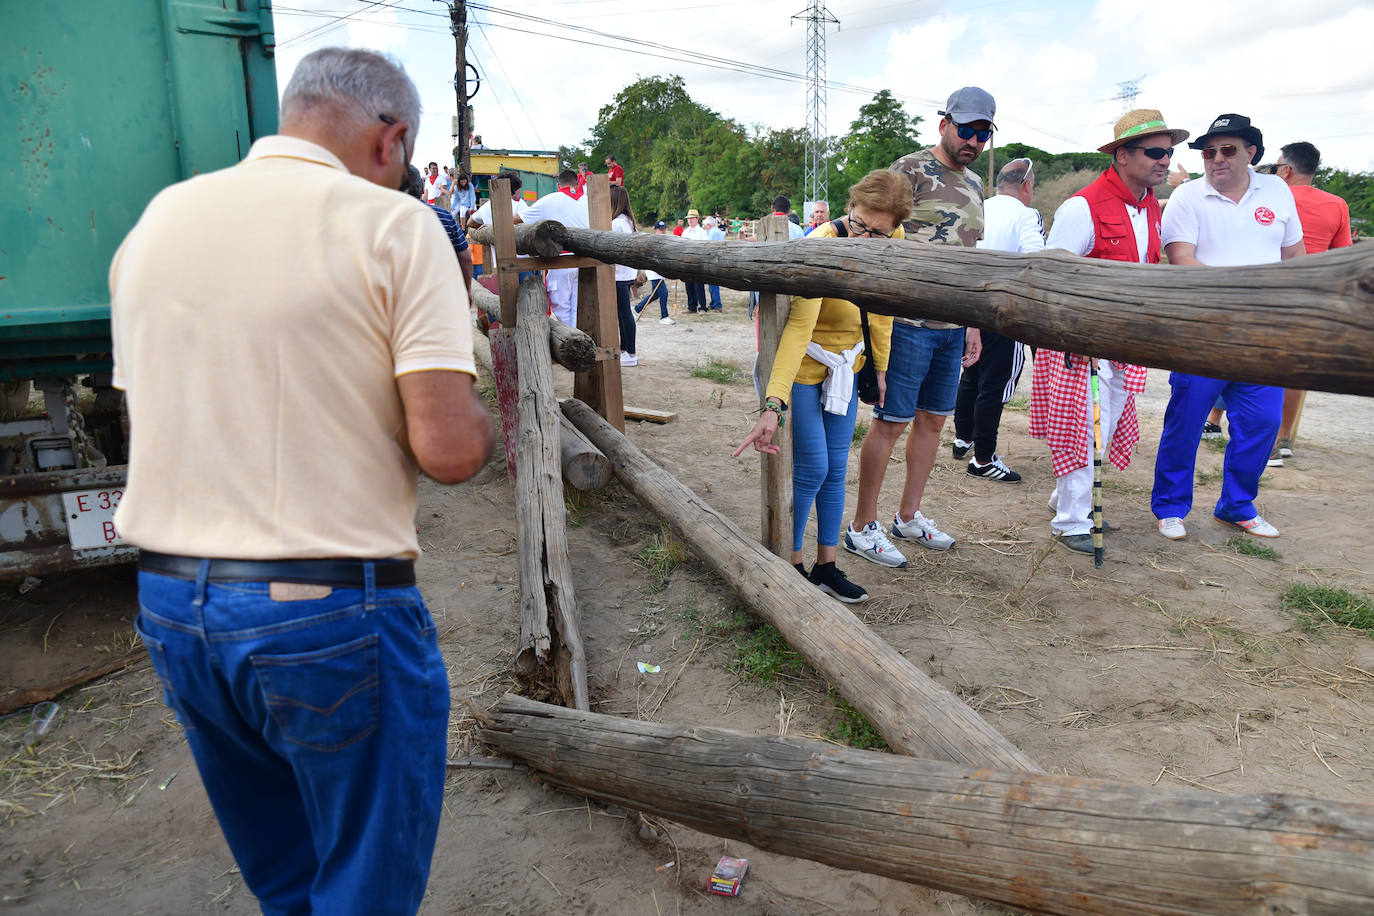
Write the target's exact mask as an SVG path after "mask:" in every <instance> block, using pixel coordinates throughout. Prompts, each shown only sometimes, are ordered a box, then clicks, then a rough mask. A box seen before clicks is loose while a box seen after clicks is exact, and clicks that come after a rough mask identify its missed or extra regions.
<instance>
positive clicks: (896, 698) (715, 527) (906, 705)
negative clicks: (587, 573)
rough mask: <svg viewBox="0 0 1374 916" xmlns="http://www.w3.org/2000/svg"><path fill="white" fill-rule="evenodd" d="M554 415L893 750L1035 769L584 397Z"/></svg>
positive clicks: (955, 699)
mask: <svg viewBox="0 0 1374 916" xmlns="http://www.w3.org/2000/svg"><path fill="white" fill-rule="evenodd" d="M561 406H562V408H563V413H564V414H565V415H566V416H567V417H568V419H569V420H571V421H572V422H573V425H574V426H576V427H577V428H578V429H580V430H581V431H582V432H584V433H586V435H587V438H588V439H590V440H591V441H592V444H593V445H595V446H596V447H597V448H599V449H601V451H602V453H603V454H604V455H605V456H606V457H607V458H609V459H610V462H611V468H612V469H613V470H614V472H615V476H616V478H617V479H618V480H619V481H620V482H621V483H622V484H624V485H625V488H626V489H628V490H629V491H630V492H632V493H633V494H634V495H635V496H636V497H638V498H639V501H640V502H642V503H643V504H644V505H645V506H646V507H648V508H649V509H650V510H652V511H653V512H655V513H656V514H657V515H658V516H659V517H660V518H662V519H663V520H664V521H665V522H667V523H668V525H669V526H671V527H672V529H673V531H674V533H675V534H676V535H677V536H678V537H679V538H680V539H681V540H682V541H683V543H685V544H687V545H688V546H689V547H691V548H692V549H693V551H694V552H695V553H696V554H697V555H698V556H700V557H701V558H702V559H703V560H705V561H706V563H707V565H708V566H710V567H711V569H712V570H713V571H714V572H715V573H716V574H717V575H719V576H720V577H721V578H722V579H724V580H725V581H726V582H727V583H729V584H730V586H731V587H732V588H734V590H735V591H736V592H737V593H738V594H739V596H740V597H741V598H742V599H743V600H744V601H745V603H746V604H748V605H749V607H750V608H751V609H752V610H753V611H754V612H755V613H756V614H758V615H759V616H760V617H762V618H763V619H764V620H767V621H768V622H769V623H771V624H773V626H775V627H777V628H778V631H779V632H781V633H782V635H783V638H785V639H786V640H787V642H788V643H790V644H791V645H792V647H793V648H795V649H796V650H797V651H798V652H800V653H801V654H802V655H803V656H805V658H806V660H807V661H809V662H810V663H811V664H812V665H814V666H815V667H816V668H817V669H818V670H819V671H820V672H821V673H822V674H823V675H825V677H826V678H827V679H828V680H829V681H830V682H831V683H832V684H834V685H835V687H836V689H838V690H839V691H840V692H841V693H842V694H844V696H845V699H847V700H849V702H850V703H852V704H853V705H854V707H855V708H857V709H858V710H859V711H861V712H862V713H863V714H864V715H866V716H867V717H868V718H869V720H870V721H871V722H873V724H874V726H875V727H876V728H877V729H878V731H879V732H881V733H882V736H883V737H884V738H886V739H887V743H888V744H889V745H891V746H892V747H893V748H894V749H896V750H897V751H899V752H900V753H903V754H912V755H915V756H919V757H930V758H934V759H936V760H949V761H953V762H956V763H965V764H969V765H972V766H997V767H1001V768H1003V769H1009V770H1020V771H1023V772H1039V771H1040V767H1039V766H1038V765H1037V764H1036V763H1035V761H1033V760H1031V758H1029V757H1027V756H1026V755H1025V754H1023V753H1022V752H1021V751H1019V750H1017V748H1016V747H1015V746H1013V745H1012V744H1011V743H1010V742H1009V741H1007V739H1005V738H1003V737H1002V736H1001V735H999V734H998V733H997V732H996V731H994V730H993V728H992V726H990V725H988V723H987V722H985V721H984V720H983V719H982V718H981V717H980V716H979V715H978V714H977V713H976V712H974V711H973V710H972V709H969V708H968V706H966V705H965V704H964V703H963V702H961V701H960V700H959V698H958V697H956V696H954V694H952V693H950V692H949V691H948V690H946V689H945V688H944V687H941V686H940V685H939V684H937V683H935V681H933V680H931V679H930V678H929V677H928V676H927V675H926V674H925V673H924V672H922V671H921V670H920V669H919V668H917V667H916V666H915V665H913V664H912V663H911V662H909V661H907V659H906V658H904V657H903V656H902V655H901V654H900V653H899V652H897V650H896V649H894V648H892V646H890V645H888V644H887V643H886V642H884V641H883V640H881V639H879V638H878V637H877V636H875V635H874V634H873V632H872V631H871V630H869V629H868V628H867V627H866V626H864V625H863V623H862V622H861V621H860V620H859V619H858V618H857V617H855V616H854V615H853V614H852V613H850V612H849V610H848V609H847V608H845V606H844V605H842V604H840V603H839V602H837V601H834V600H833V599H831V598H828V597H826V596H825V595H824V594H823V593H822V592H821V591H820V590H819V589H817V588H816V587H815V586H814V585H812V584H811V583H810V582H809V581H807V580H806V579H805V578H804V577H802V576H799V575H797V571H796V570H795V569H793V568H792V564H791V563H789V562H787V561H786V560H784V559H781V558H779V557H777V556H775V555H773V554H772V553H769V552H768V550H767V549H766V548H765V547H763V546H762V545H761V544H759V543H758V542H757V541H756V540H754V539H753V538H750V537H748V536H746V535H745V534H744V532H743V531H741V530H740V529H739V527H738V526H737V525H735V523H734V522H732V521H730V519H728V518H726V517H725V516H723V515H721V514H720V513H719V512H717V511H716V510H714V509H712V508H711V507H710V506H709V505H707V504H706V502H705V501H704V500H703V499H702V498H701V497H699V496H697V494H695V493H693V492H692V491H691V490H689V489H687V487H685V486H683V485H682V484H681V483H680V482H679V481H678V480H677V478H675V477H673V476H672V475H671V474H669V473H668V472H667V471H664V470H663V469H662V468H660V467H659V466H658V465H656V464H654V463H653V462H652V461H650V460H649V458H648V457H647V456H645V454H644V453H643V452H641V451H640V450H639V449H638V448H636V447H635V446H634V445H633V444H632V443H631V442H630V441H629V440H628V439H626V438H625V436H624V435H623V434H621V433H619V432H617V431H616V430H614V429H612V428H611V426H610V424H608V423H606V422H605V421H604V420H602V419H601V418H600V417H598V416H597V415H596V413H595V412H594V411H592V409H591V408H589V407H588V406H587V405H586V404H583V403H582V402H580V401H578V400H576V399H574V398H569V399H567V400H565V401H563V402H562V405H561Z"/></svg>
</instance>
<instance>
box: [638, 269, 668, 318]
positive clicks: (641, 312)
mask: <svg viewBox="0 0 1374 916" xmlns="http://www.w3.org/2000/svg"><path fill="white" fill-rule="evenodd" d="M662 284H663V278H662V277H659V278H658V279H657V280H655V281H654V285H653V286H651V287H649V295H647V296H645V297H644V308H642V309H640V310H639V311H637V312H635V324H639V319H640V318H641V317H642V316H643V315H644V311H645V309H647V308H648V307H649V300H650V299H652V298H654V293H656V292H658V288H659V286H661V285H662Z"/></svg>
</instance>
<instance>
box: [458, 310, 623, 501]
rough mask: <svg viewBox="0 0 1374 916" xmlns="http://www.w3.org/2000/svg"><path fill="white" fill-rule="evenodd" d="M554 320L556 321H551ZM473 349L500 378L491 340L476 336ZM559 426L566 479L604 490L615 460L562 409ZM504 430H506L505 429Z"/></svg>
mask: <svg viewBox="0 0 1374 916" xmlns="http://www.w3.org/2000/svg"><path fill="white" fill-rule="evenodd" d="M550 323H552V322H550ZM472 352H473V355H475V356H476V357H477V361H478V362H479V363H481V364H482V368H484V369H486V370H487V374H488V375H490V376H491V377H492V378H493V379H495V378H496V372H495V369H494V368H493V367H492V363H491V344H490V342H488V341H486V339H485V338H484V337H482V336H480V335H479V336H476V337H474V338H473V339H472ZM558 427H559V431H560V433H561V439H560V445H559V456H560V458H561V459H562V462H563V481H564V483H566V484H568V486H570V487H572V488H573V489H575V490H581V491H583V492H584V493H590V492H592V491H593V490H600V489H602V488H603V487H605V486H606V484H608V483H610V482H611V462H610V460H609V459H608V458H607V457H606V456H605V455H603V454H601V452H599V451H598V450H597V448H596V446H594V445H592V444H591V442H590V441H588V440H587V437H586V436H584V435H582V433H581V432H579V431H578V429H577V427H576V426H573V425H572V423H570V422H569V421H568V418H567V417H565V416H563V415H562V414H561V413H560V414H559V415H558ZM503 432H504V430H503ZM514 452H515V443H514V442H513V441H512V443H511V453H512V454H514ZM508 473H509V474H510V477H511V479H512V480H514V479H515V471H514V462H513V461H512V462H511V463H510V467H509V471H508Z"/></svg>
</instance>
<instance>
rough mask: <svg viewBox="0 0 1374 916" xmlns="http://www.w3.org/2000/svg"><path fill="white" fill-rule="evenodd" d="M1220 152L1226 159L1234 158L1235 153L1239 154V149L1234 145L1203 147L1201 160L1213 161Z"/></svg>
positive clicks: (1224, 144)
mask: <svg viewBox="0 0 1374 916" xmlns="http://www.w3.org/2000/svg"><path fill="white" fill-rule="evenodd" d="M1218 152H1220V153H1221V154H1222V155H1223V156H1225V157H1226V158H1227V159H1234V158H1236V153H1238V152H1240V147H1239V146H1236V145H1235V144H1234V143H1223V144H1222V145H1221V146H1204V147H1203V148H1202V158H1203V159H1215V158H1217V153H1218Z"/></svg>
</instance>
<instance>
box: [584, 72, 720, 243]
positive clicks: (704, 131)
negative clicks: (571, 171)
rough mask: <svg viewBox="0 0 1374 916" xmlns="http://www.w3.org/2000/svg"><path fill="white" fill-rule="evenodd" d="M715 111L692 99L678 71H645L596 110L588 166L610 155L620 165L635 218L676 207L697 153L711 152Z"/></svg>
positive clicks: (683, 199) (684, 197)
mask: <svg viewBox="0 0 1374 916" xmlns="http://www.w3.org/2000/svg"><path fill="white" fill-rule="evenodd" d="M722 123H727V124H728V123H729V122H725V121H723V119H722V118H721V117H720V115H718V114H716V112H714V111H712V110H711V109H709V108H707V107H705V106H704V105H701V104H700V103H698V102H696V101H694V100H693V99H692V97H691V96H690V95H689V94H688V93H687V87H686V84H685V83H684V82H683V80H682V77H680V76H670V77H645V78H643V79H640V80H636V81H635V82H633V83H631V84H630V85H628V86H626V87H625V88H624V89H622V90H620V92H618V93H616V96H615V99H613V100H612V102H611V104H609V105H606V106H604V107H603V108H602V109H601V110H600V112H598V114H597V122H596V125H595V126H594V127H593V128H592V130H591V137H590V138H589V139H588V140H587V141H586V143H585V146H586V147H587V148H588V150H589V152H590V155H589V157H587V158H588V161H589V164H590V165H591V168H592V169H593V171H598V170H601V169H602V168H603V167H604V166H603V163H604V161H605V158H606V157H607V156H610V155H614V156H615V157H616V161H617V162H619V163H620V165H621V167H623V168H624V169H625V187H626V190H628V191H629V192H630V199H631V202H632V203H633V204H634V207H635V213H636V215H637V216H639V218H640V221H641V222H643V221H646V220H648V219H651V218H659V217H667V216H670V215H672V214H675V213H681V212H683V211H685V210H686V208H687V206H688V203H687V201H688V185H689V180H690V178H691V175H692V172H693V167H694V165H695V163H696V160H697V158H698V157H699V156H708V155H710V141H711V139H712V138H713V137H716V136H717V134H716V133H713V130H714V128H716V127H717V126H718V125H720V124H722Z"/></svg>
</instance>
